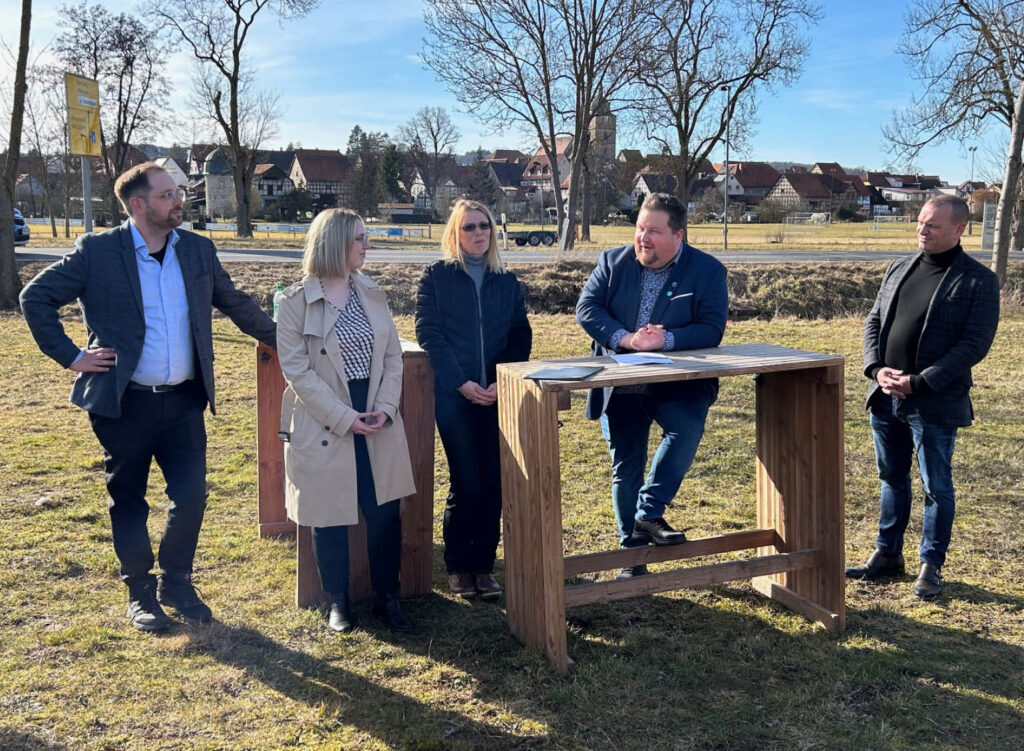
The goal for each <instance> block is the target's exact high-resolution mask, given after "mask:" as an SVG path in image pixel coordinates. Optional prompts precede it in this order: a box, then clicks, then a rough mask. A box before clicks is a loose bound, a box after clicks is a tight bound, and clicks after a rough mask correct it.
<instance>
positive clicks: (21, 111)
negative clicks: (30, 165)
mask: <svg viewBox="0 0 1024 751" xmlns="http://www.w3.org/2000/svg"><path fill="white" fill-rule="evenodd" d="M31 26H32V0H21V31H20V36H19V41H18V58H17V62H16V63H15V66H14V101H13V105H12V107H11V130H10V137H9V138H8V140H7V156H6V158H5V160H4V163H3V165H2V168H0V310H12V309H14V308H16V307H17V306H18V293H19V292H21V279H20V278H19V277H18V266H17V263H16V262H15V259H14V181H15V180H16V179H17V177H18V157H19V155H20V154H21V125H22V120H23V118H24V116H25V94H26V92H27V91H28V82H27V77H26V71H27V69H28V46H29V29H30V28H31Z"/></svg>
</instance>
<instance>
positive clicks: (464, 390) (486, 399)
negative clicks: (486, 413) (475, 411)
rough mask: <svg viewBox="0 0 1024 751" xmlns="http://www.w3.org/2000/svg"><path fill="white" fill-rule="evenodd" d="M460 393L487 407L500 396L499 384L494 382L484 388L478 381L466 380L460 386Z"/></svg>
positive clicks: (474, 402)
mask: <svg viewBox="0 0 1024 751" xmlns="http://www.w3.org/2000/svg"><path fill="white" fill-rule="evenodd" d="M459 393H460V394H462V395H463V396H464V397H466V398H467V399H469V401H471V402H473V404H479V405H480V406H481V407H487V406H490V405H491V404H494V401H495V400H496V399H497V398H498V384H496V383H492V384H491V385H490V386H488V387H487V388H484V387H483V386H481V385H480V384H479V383H477V382H476V381H466V382H465V383H464V384H462V385H461V386H459Z"/></svg>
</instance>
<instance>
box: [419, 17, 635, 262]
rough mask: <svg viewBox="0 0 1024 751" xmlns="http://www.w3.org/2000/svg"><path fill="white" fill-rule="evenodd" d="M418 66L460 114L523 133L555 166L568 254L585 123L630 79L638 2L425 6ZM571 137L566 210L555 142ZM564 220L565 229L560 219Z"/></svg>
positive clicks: (553, 171)
mask: <svg viewBox="0 0 1024 751" xmlns="http://www.w3.org/2000/svg"><path fill="white" fill-rule="evenodd" d="M426 5H427V10H426V24H427V29H428V31H429V36H428V37H427V39H426V42H425V50H424V59H425V60H426V62H427V64H428V65H429V66H430V67H431V68H432V69H433V70H434V72H435V73H436V74H437V75H438V76H439V77H440V78H441V80H443V81H444V82H445V83H446V84H447V85H448V89H449V91H451V93H452V94H453V95H454V96H455V97H456V98H457V99H458V100H459V101H460V102H461V103H462V105H463V106H464V107H465V108H466V110H467V111H468V112H469V113H470V114H471V115H473V116H474V117H476V118H477V119H478V120H480V121H481V122H484V123H488V124H489V125H491V126H494V127H497V128H502V127H507V126H511V125H513V124H518V125H522V126H525V127H526V128H527V129H528V130H529V131H530V132H531V133H532V134H533V135H534V136H535V137H536V138H537V140H538V142H539V143H540V145H541V148H542V149H543V151H544V153H545V154H546V155H547V157H548V160H549V162H550V165H551V188H552V191H553V193H554V195H555V196H556V200H555V206H556V209H557V212H558V224H559V227H561V228H563V230H565V231H562V232H561V235H560V237H559V250H560V251H563V252H564V251H565V250H568V249H569V248H571V247H572V245H573V239H574V233H573V224H574V222H575V217H576V213H577V203H578V201H579V195H580V186H581V183H582V172H583V163H584V160H585V159H586V154H587V145H588V138H589V131H590V124H591V122H592V120H593V118H594V116H595V113H596V111H597V104H598V102H599V100H600V99H601V98H604V99H605V100H606V101H612V100H613V99H614V98H615V96H616V95H617V93H618V92H619V90H620V89H621V88H622V87H623V86H624V85H625V84H626V83H627V82H628V80H629V78H630V75H631V74H630V71H629V66H628V65H627V61H628V59H629V57H630V54H629V53H630V50H631V48H632V46H633V45H635V44H636V43H637V40H638V38H640V37H641V35H640V34H639V29H640V27H641V26H642V24H643V23H645V22H646V20H647V16H646V15H645V14H644V13H643V12H642V10H643V8H644V7H645V6H647V5H649V2H643V0H499V1H495V2H489V1H487V0H465V1H463V0H426ZM566 135H569V136H572V139H573V140H572V150H571V152H569V154H568V159H569V175H568V177H569V198H568V202H567V203H568V210H567V209H566V206H565V205H563V202H562V200H561V195H562V187H561V186H562V181H563V179H564V178H565V177H566V175H563V174H561V173H562V170H561V169H560V168H559V166H558V145H557V144H558V138H559V136H566ZM567 218H568V220H569V221H568V222H567V221H566V219H567Z"/></svg>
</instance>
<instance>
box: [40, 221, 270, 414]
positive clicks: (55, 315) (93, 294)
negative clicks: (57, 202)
mask: <svg viewBox="0 0 1024 751" xmlns="http://www.w3.org/2000/svg"><path fill="white" fill-rule="evenodd" d="M178 235H179V240H178V243H177V245H175V252H176V254H177V256H178V261H179V264H180V265H181V274H182V277H183V280H184V282H185V294H186V297H187V298H188V314H189V319H190V321H191V328H192V340H193V343H194V345H195V350H196V355H197V359H198V362H199V370H200V372H201V374H202V379H203V386H204V387H205V389H206V396H207V398H208V400H209V402H210V411H211V412H212V411H214V410H215V401H214V385H213V332H212V326H211V318H212V310H213V308H214V307H216V308H217V309H218V310H220V311H221V312H222V313H224V314H225V315H226V316H228V318H230V319H231V320H232V321H233V322H234V323H235V325H236V326H238V328H240V329H241V330H242V331H244V332H245V333H247V334H249V335H250V336H253V337H255V338H257V339H259V340H260V341H262V342H265V343H266V344H268V345H270V346H272V347H273V346H275V345H276V325H275V324H274V322H273V320H272V319H271V318H270V316H268V315H267V314H266V313H265V312H264V311H263V310H262V309H261V308H260V306H259V305H258V304H257V303H256V301H255V300H253V299H252V298H251V297H249V296H248V295H246V294H245V293H244V292H241V291H239V290H237V289H235V285H234V283H233V282H232V281H231V277H229V276H228V274H227V272H226V271H224V268H223V267H222V266H221V265H220V261H218V260H217V249H216V248H215V247H214V245H213V243H212V242H210V241H209V240H207V239H206V238H205V237H201V236H199V235H196V234H194V233H192V232H187V231H185V230H180V229H179V230H178ZM76 299H77V300H78V304H79V306H80V307H81V309H82V316H83V319H84V321H85V325H86V329H87V330H88V336H89V340H88V346H89V347H112V348H113V349H114V350H115V351H116V352H117V364H116V365H115V366H114V367H113V368H111V369H110V370H109V371H107V372H106V373H79V374H78V378H77V379H76V380H75V383H74V385H73V386H72V389H71V401H72V402H73V403H74V404H77V405H78V406H79V407H81V408H82V409H85V410H88V411H89V412H94V413H96V414H97V415H102V416H104V417H120V415H121V395H122V394H123V393H124V390H125V388H126V387H127V385H128V382H129V381H130V380H131V377H132V373H134V372H135V366H136V365H137V364H138V362H139V357H140V356H141V354H142V342H143V339H144V338H145V334H146V323H145V318H144V315H143V307H142V287H141V285H140V283H139V269H138V265H137V262H136V259H135V247H134V243H133V242H132V233H131V230H130V229H129V228H128V222H125V223H124V224H122V225H121V226H119V227H117V228H115V229H111V230H107V231H106V232H103V233H100V234H89V235H83V236H81V237H79V238H78V241H77V242H76V243H75V249H74V251H72V252H71V253H69V254H68V255H66V256H64V258H62V259H61V260H60V261H58V262H57V263H54V264H53V265H51V266H48V267H47V268H45V269H43V271H41V272H40V273H39V275H38V276H36V278H35V279H33V280H32V281H31V282H29V283H28V285H26V286H25V288H24V289H23V290H22V292H21V310H22V313H24V315H25V320H26V321H27V322H28V327H29V329H30V330H31V332H32V336H33V337H35V340H36V344H38V345H39V349H41V350H42V351H43V353H44V354H46V355H48V356H50V357H52V358H53V359H54V360H56V361H57V362H58V363H60V364H61V365H62V366H63V367H65V368H66V367H68V366H70V365H71V364H72V363H73V362H74V361H75V358H76V357H78V353H79V346H78V345H77V344H75V343H74V342H73V341H72V340H71V338H70V337H68V335H67V334H66V333H65V332H64V327H63V326H62V325H61V322H60V315H59V311H60V308H61V307H62V306H64V305H67V304H68V303H70V302H72V301H74V300H76Z"/></svg>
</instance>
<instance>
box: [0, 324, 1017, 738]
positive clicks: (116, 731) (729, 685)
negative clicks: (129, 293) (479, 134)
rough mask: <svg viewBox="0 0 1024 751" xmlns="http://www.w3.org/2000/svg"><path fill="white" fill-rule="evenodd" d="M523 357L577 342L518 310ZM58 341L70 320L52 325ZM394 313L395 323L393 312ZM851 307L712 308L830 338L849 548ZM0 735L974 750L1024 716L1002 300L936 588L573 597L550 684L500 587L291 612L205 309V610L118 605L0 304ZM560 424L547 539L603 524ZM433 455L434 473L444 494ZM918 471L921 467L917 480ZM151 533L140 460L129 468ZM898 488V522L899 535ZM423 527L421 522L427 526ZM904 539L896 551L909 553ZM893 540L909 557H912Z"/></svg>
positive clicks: (572, 351) (577, 452)
mask: <svg viewBox="0 0 1024 751" xmlns="http://www.w3.org/2000/svg"><path fill="white" fill-rule="evenodd" d="M533 322H534V326H535V331H536V342H537V344H536V348H535V352H534V354H535V356H537V357H557V356H571V355H577V354H581V353H583V352H585V350H586V342H585V340H584V337H583V335H582V334H581V333H580V332H579V331H578V330H577V329H576V327H575V324H574V323H573V322H572V320H571V319H569V318H567V317H566V316H564V315H561V316H560V315H537V316H534V317H533ZM68 325H69V326H70V327H71V329H72V331H73V332H74V335H75V336H76V337H80V333H81V326H80V324H77V323H74V322H73V321H70V320H69V321H68ZM411 325H412V324H411V321H410V319H409V318H407V317H406V318H401V319H399V326H400V328H401V330H402V331H403V333H405V334H406V335H408V334H409V333H410V331H411ZM859 331H860V321H859V320H858V319H853V318H838V319H835V320H833V321H831V322H829V323H828V324H823V323H821V322H814V321H802V320H796V319H792V318H780V319H778V320H776V321H773V322H758V321H749V322H741V323H736V324H731V325H730V326H729V329H728V332H727V336H726V342H727V343H739V342H747V341H770V342H775V343H779V344H784V345H789V346H795V347H801V348H807V349H816V350H821V351H829V352H836V353H839V354H843V355H845V356H846V357H847V372H846V378H847V381H846V382H847V398H846V424H845V432H846V456H847V459H846V470H847V481H846V488H847V505H846V522H847V524H846V530H847V549H846V554H847V557H848V558H850V559H860V558H861V557H863V556H864V555H865V554H866V553H867V552H868V551H869V550H870V547H871V541H872V539H873V536H874V535H873V528H874V524H875V521H876V519H875V513H876V511H875V506H876V500H875V499H876V497H877V482H876V480H875V479H874V476H873V475H874V470H873V466H872V455H871V448H870V439H869V434H868V428H867V421H866V419H865V417H864V415H863V413H862V412H861V409H860V402H861V398H862V394H863V387H864V383H863V379H862V378H861V376H860V374H859V370H860V356H859V343H858V342H859ZM0 332H2V335H3V339H4V342H5V347H4V350H3V353H2V354H0V379H2V383H3V389H2V391H0V455H2V456H3V464H4V469H5V471H4V472H3V473H2V474H0V685H2V686H3V691H2V692H0V748H4V749H45V750H47V751H50V750H53V751H56V749H72V748H73V749H90V750H92V749H110V750H113V749H118V750H120V749H143V748H145V749H150V748H154V747H155V748H168V749H261V750H262V749H285V748H288V749H292V748H330V749H355V748H359V749H421V750H427V749H452V750H453V751H454V750H463V751H470V750H471V749H573V750H579V751H584V750H589V749H615V750H616V751H621V750H622V749H628V750H630V751H632V750H633V749H666V750H667V749H673V750H675V749H722V750H726V749H729V750H736V751H738V750H740V749H786V750H787V751H788V750H789V749H845V748H857V749H895V750H897V751H900V750H904V749H906V750H909V749H920V748H933V749H949V750H952V749H979V750H981V749H984V750H985V751H990V750H1002V749H1006V750H1008V751H1009V750H1010V749H1013V750H1014V751H1015V750H1016V749H1018V748H1019V747H1020V738H1021V736H1022V735H1024V585H1022V584H1021V582H1022V581H1024V548H1022V543H1021V534H1020V530H1021V527H1022V522H1024V479H1022V478H1024V418H1022V417H1021V412H1020V404H1021V403H1022V401H1024V385H1022V384H1024V368H1022V365H1021V361H1020V357H1019V345H1018V342H1019V341H1020V339H1021V338H1022V337H1024V316H1022V315H1021V314H1019V313H1009V314H1007V315H1005V316H1004V320H1003V323H1002V327H1001V330H1000V333H999V336H998V337H997V340H996V343H995V346H994V349H993V352H992V354H991V355H990V356H989V358H988V360H987V361H986V362H985V363H984V364H983V366H982V367H981V368H979V369H978V370H977V372H976V380H977V382H978V385H977V388H976V391H975V394H976V400H975V401H976V411H977V413H978V415H979V422H978V424H977V425H976V426H975V427H973V428H971V429H970V430H965V431H963V433H962V434H961V438H960V441H959V444H958V449H957V455H956V459H955V467H954V471H955V473H956V476H957V478H958V494H959V497H958V500H959V517H958V520H957V524H956V529H955V533H954V545H953V549H952V550H951V553H950V559H949V562H948V564H947V570H946V574H947V579H948V581H949V584H948V588H947V594H946V596H944V597H943V598H942V599H941V600H939V601H938V602H934V603H922V602H919V601H917V600H916V599H915V598H913V597H912V596H911V595H910V580H909V578H908V579H904V580H901V581H897V582H892V583H888V584H883V585H878V586H864V585H858V584H853V585H851V586H850V587H849V588H848V591H847V605H848V629H847V631H846V632H845V633H843V634H840V635H830V634H827V633H824V632H822V631H820V630H819V629H817V628H815V627H814V626H812V625H811V624H810V623H808V622H807V621H805V620H804V619H802V618H800V617H798V616H795V615H793V614H791V613H789V612H788V611H785V610H783V609H780V608H778V607H777V606H775V605H772V604H769V603H768V602H766V601H765V600H763V599H762V598H760V597H759V596H757V595H756V594H754V593H753V592H752V591H751V590H750V588H749V587H748V586H747V585H745V584H743V583H735V584H732V585H729V586H716V587H712V588H709V589H704V590H694V591H684V592H679V593H672V594H666V595H659V596H655V597H650V598H644V599H640V600H631V601H625V602H617V603H612V604H609V605H605V606H597V605H596V606H591V607H587V608H579V609H575V610H572V611H570V633H569V649H570V652H571V654H572V655H573V657H574V658H575V659H576V661H577V664H578V666H579V669H578V672H577V673H576V675H575V677H574V678H572V679H570V680H564V679H561V678H559V677H558V676H556V675H555V674H553V673H552V671H551V670H550V669H549V667H548V665H547V663H546V661H545V660H544V659H543V658H542V657H541V655H539V654H538V653H537V652H535V651H533V650H529V649H525V648H523V647H522V646H521V645H519V643H518V642H517V641H516V640H515V639H514V638H513V637H512V636H511V635H510V634H509V632H508V629H507V627H506V625H505V621H504V613H503V610H502V608H501V606H500V605H499V606H488V605H482V604H476V605H470V604H466V603H463V602H460V601H457V600H455V599H453V598H451V597H449V596H448V595H446V594H445V593H444V587H443V571H442V568H441V567H440V560H439V551H436V553H438V554H436V555H435V561H436V567H435V572H434V586H435V591H434V592H433V593H432V594H430V595H428V596H425V597H422V598H417V599H415V600H411V601H409V602H408V603H407V611H408V612H409V614H410V616H411V617H412V618H413V620H414V621H415V623H416V625H417V630H416V632H415V633H414V634H412V635H409V636H401V637H396V636H392V635H390V634H389V633H387V632H385V631H382V630H381V629H379V628H378V627H377V626H376V625H375V624H374V623H373V621H372V620H371V619H370V618H369V616H368V615H366V614H365V612H364V613H363V614H362V615H363V621H364V623H365V627H364V628H363V629H362V630H360V631H359V632H357V633H356V634H353V635H351V636H349V637H340V638H339V637H337V636H334V635H331V634H329V633H328V632H327V631H326V630H325V628H324V626H323V615H322V614H321V613H319V612H315V611H298V610H296V609H295V608H294V607H293V604H292V603H293V587H294V578H293V577H294V555H295V550H294V544H293V542H292V541H291V540H288V539H280V540H260V539H258V538H257V536H256V525H255V503H256V502H255V481H256V462H255V446H254V444H255V440H254V429H255V394H254V393H253V388H254V386H253V381H254V378H253V347H252V343H251V342H250V341H248V340H247V339H246V338H245V337H244V336H242V335H240V334H239V333H238V332H237V331H235V330H234V329H233V328H231V327H230V325H229V324H227V323H226V322H224V321H218V322H216V323H215V338H216V342H217V344H216V347H217V366H218V389H219V394H221V405H220V406H221V409H220V410H219V411H218V415H217V416H216V417H215V418H210V419H209V420H208V426H209V433H210V476H209V482H210V490H211V503H210V508H209V511H208V515H207V523H206V525H205V527H204V532H203V538H202V540H201V543H200V552H199V557H198V561H197V579H198V582H199V585H200V586H201V587H202V589H203V591H204V593H205V594H206V596H207V598H208V600H209V601H210V602H211V604H212V605H213V607H214V611H215V616H216V619H217V620H216V622H215V623H214V624H212V625H210V626H208V627H198V626H196V627H193V626H185V625H180V624H177V625H175V626H174V628H172V630H171V631H170V633H168V634H167V635H165V636H158V637H153V636H147V635H144V634H140V633H136V632H133V631H132V630H131V629H129V628H128V627H127V625H126V623H125V621H124V619H123V606H124V593H123V591H122V587H121V586H120V585H119V583H118V582H117V579H116V560H115V559H114V556H113V551H112V549H111V545H110V533H109V528H108V523H107V519H106V510H105V498H104V492H103V489H102V472H101V468H100V462H99V451H98V448H97V446H96V444H95V439H94V438H93V436H92V435H91V433H90V430H89V428H88V425H87V421H86V419H85V415H84V414H83V413H81V411H80V410H77V409H75V408H73V407H71V406H70V405H68V404H67V402H66V401H65V399H66V393H67V390H68V386H69V378H68V374H67V373H65V372H62V371H60V370H59V369H58V368H57V367H56V366H55V365H54V364H53V363H52V362H49V361H47V360H45V358H43V357H42V356H41V355H40V354H39V353H38V351H37V350H36V349H35V346H34V344H33V343H32V342H31V339H30V337H29V336H28V333H27V331H26V328H25V325H24V322H23V321H22V320H21V319H20V318H18V317H15V316H11V315H7V316H3V317H0ZM752 414H753V384H752V381H751V379H749V378H735V379H726V380H724V381H723V389H722V393H721V397H720V399H719V401H718V403H717V404H716V405H715V406H714V407H713V408H712V412H711V416H710V418H709V424H708V431H707V434H706V436H705V439H704V441H703V444H702V447H701V449H700V451H699V453H698V457H697V461H696V463H695V465H694V467H693V470H692V472H691V473H690V476H689V477H688V479H687V480H686V481H685V483H684V485H683V489H682V492H681V496H680V500H679V502H678V505H677V508H674V509H673V510H672V511H671V512H670V515H671V518H672V519H673V520H676V521H678V522H679V523H681V524H682V525H683V526H687V527H691V528H692V529H693V533H694V534H695V535H703V534H715V533H720V532H724V531H730V530H734V529H737V528H745V527H749V526H751V525H752V523H753V518H754V506H753V485H752V478H753V458H752V439H753V424H752ZM564 423H565V425H564V427H563V429H562V431H561V445H562V457H563V459H562V476H563V481H564V486H565V509H566V536H565V546H566V548H567V550H570V551H572V552H584V551H588V550H598V549H604V548H608V547H612V546H613V545H614V532H613V528H614V522H613V517H612V513H611V508H610V504H609V501H608V500H607V494H608V468H607V455H606V452H605V449H604V446H603V444H602V441H601V438H600V433H599V431H598V429H597V426H596V424H595V423H592V422H588V421H586V420H584V419H583V418H582V415H581V411H580V409H579V402H578V401H574V409H573V410H572V411H571V412H570V413H567V414H566V415H564ZM443 477H444V468H443V465H442V466H440V467H439V473H438V481H437V485H436V487H435V490H436V495H437V499H438V503H437V504H436V508H437V509H438V511H440V508H441V504H440V502H439V501H440V499H441V497H442V495H443V493H444V491H445V487H444V485H443ZM918 487H919V486H918ZM151 488H152V491H153V492H152V494H151V497H152V501H153V504H154V506H155V509H154V511H155V512H154V514H153V515H152V519H151V525H152V530H153V533H154V536H156V535H158V534H159V525H160V522H161V520H162V517H163V510H164V499H163V497H162V495H161V490H162V488H163V485H162V482H161V478H160V477H159V475H158V474H154V475H153V477H152V482H151ZM919 520H920V508H919V507H918V508H916V509H915V513H914V516H913V522H912V526H911V530H910V533H909V539H910V540H913V539H915V538H916V536H917V535H918V534H919V532H920V529H919ZM439 539H440V535H439V533H438V530H437V529H435V540H439ZM908 552H910V550H909V549H908ZM911 558H912V556H911Z"/></svg>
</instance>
